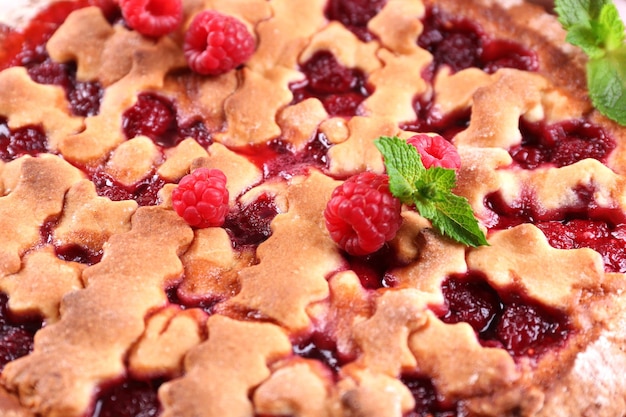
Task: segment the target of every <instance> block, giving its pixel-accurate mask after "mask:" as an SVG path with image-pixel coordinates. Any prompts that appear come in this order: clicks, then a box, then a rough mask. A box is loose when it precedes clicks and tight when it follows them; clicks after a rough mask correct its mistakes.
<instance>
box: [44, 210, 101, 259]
mask: <svg viewBox="0 0 626 417" xmlns="http://www.w3.org/2000/svg"><path fill="white" fill-rule="evenodd" d="M57 224H58V219H50V220H48V221H46V222H44V224H43V225H42V226H41V228H40V229H39V234H40V236H41V242H42V243H43V244H48V245H53V246H54V252H55V254H56V256H57V258H59V259H61V260H64V261H68V262H78V263H81V264H85V265H94V264H96V263H98V262H100V260H101V259H102V249H100V250H98V251H92V250H90V249H89V248H86V247H83V246H79V245H74V244H71V245H59V243H58V242H55V241H54V238H53V233H54V228H55V227H56V226H57Z"/></svg>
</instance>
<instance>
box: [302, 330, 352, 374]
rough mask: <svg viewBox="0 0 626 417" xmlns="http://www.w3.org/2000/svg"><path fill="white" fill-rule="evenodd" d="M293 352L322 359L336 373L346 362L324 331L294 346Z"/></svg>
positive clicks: (304, 356) (310, 357) (309, 357)
mask: <svg viewBox="0 0 626 417" xmlns="http://www.w3.org/2000/svg"><path fill="white" fill-rule="evenodd" d="M293 353H294V354H296V355H298V356H300V357H303V358H306V359H314V360H317V361H320V362H321V363H323V364H324V365H326V367H327V368H328V369H330V370H331V371H333V373H334V374H337V373H338V372H339V369H340V368H341V366H342V365H344V363H345V362H346V360H345V358H341V357H340V355H339V353H338V352H337V347H336V345H335V342H334V341H333V340H331V339H330V338H329V337H328V336H326V335H325V334H324V333H318V332H316V333H313V334H312V335H311V336H310V337H309V338H308V339H306V340H304V341H302V342H300V343H298V344H296V345H294V346H293Z"/></svg>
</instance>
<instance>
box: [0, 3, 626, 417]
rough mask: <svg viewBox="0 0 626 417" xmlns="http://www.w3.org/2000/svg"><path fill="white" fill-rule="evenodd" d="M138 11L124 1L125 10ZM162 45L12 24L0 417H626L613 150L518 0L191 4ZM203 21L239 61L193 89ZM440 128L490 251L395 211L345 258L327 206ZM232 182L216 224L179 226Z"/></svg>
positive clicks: (76, 15)
mask: <svg viewBox="0 0 626 417" xmlns="http://www.w3.org/2000/svg"><path fill="white" fill-rule="evenodd" d="M126 1H129V0H123V1H122V2H121V3H124V2H126ZM182 5H183V9H182V16H183V18H182V19H183V20H182V25H180V27H179V28H177V29H175V30H174V31H173V32H171V33H170V34H168V35H163V36H158V37H149V36H144V35H142V34H141V33H140V32H139V31H137V30H135V29H133V28H132V27H131V26H129V25H128V23H127V22H126V21H125V19H124V17H123V14H122V13H121V12H120V7H121V6H119V5H118V4H117V3H115V2H113V1H112V0H76V1H73V2H65V1H61V2H53V3H50V4H48V5H47V6H45V7H44V8H43V9H40V10H39V12H38V14H37V16H36V17H34V18H33V19H32V20H31V21H30V23H23V24H21V25H15V27H11V26H0V70H1V71H0V160H1V162H0V241H1V242H2V243H1V244H0V307H1V310H0V313H1V314H0V324H1V326H0V340H1V342H0V370H1V374H0V375H1V378H0V387H1V388H0V410H1V412H0V415H2V416H11V417H24V416H29V417H34V416H41V417H83V416H86V417H109V416H118V417H127V416H128V417H131V416H132V417H136V416H142V417H146V416H161V417H192V416H202V417H205V416H206V417H209V416H211V417H212V416H220V417H221V416H242V417H243V416H256V417H267V416H299V417H300V416H302V417H305V416H306V417H322V416H324V417H326V416H328V417H331V416H332V417H341V416H346V417H347V416H354V417H356V416H363V417H365V416H376V417H386V416H389V417H392V416H394V417H418V416H420V417H422V416H437V417H448V416H493V417H496V416H497V417H503V416H511V417H512V416H551V417H552V416H571V417H575V416H593V417H623V416H625V415H626V379H625V378H624V377H623V370H624V369H626V296H625V290H626V279H625V275H624V273H626V215H625V213H626V192H625V187H626V176H625V175H626V168H625V167H626V128H624V127H621V126H619V125H618V124H617V123H615V122H613V121H611V120H609V119H608V118H606V117H604V116H603V115H601V114H600V113H598V112H597V111H596V110H595V109H594V108H593V107H592V105H591V102H590V100H589V97H588V92H587V90H586V81H585V62H586V61H585V59H586V58H585V57H584V55H583V54H582V52H581V51H580V50H579V49H577V48H576V47H574V46H572V45H569V44H567V43H566V42H565V32H564V31H563V29H562V28H561V26H560V24H559V23H558V21H557V20H556V17H555V16H554V15H553V14H550V13H548V12H546V10H545V9H543V8H541V7H540V6H537V5H534V4H530V3H525V2H524V1H522V0H476V1H471V2H470V1H468V0H372V1H360V0H309V1H294V0H271V1H268V0H204V1H201V0H184V1H183V3H182ZM203 9H211V10H216V11H218V12H220V13H222V14H224V15H227V16H232V17H234V18H236V19H238V20H239V21H240V22H242V23H243V24H244V25H245V27H246V28H247V30H248V31H249V32H250V34H251V35H252V36H253V38H254V41H255V49H254V53H253V54H252V56H251V57H249V59H247V60H246V61H245V63H243V64H241V65H238V66H236V67H235V68H234V69H232V70H229V71H226V72H224V73H221V74H218V75H201V74H197V73H196V72H194V71H192V70H190V68H189V65H188V63H187V61H186V59H185V55H184V53H183V42H184V41H183V39H184V37H185V30H186V29H187V28H188V27H189V25H190V22H191V20H192V18H193V17H194V16H195V15H197V14H198V13H200V12H201V10H203ZM424 132H431V133H436V134H438V135H441V136H442V137H444V138H445V139H447V140H448V141H449V142H450V143H452V144H453V145H454V146H455V147H456V149H457V151H458V154H459V155H460V159H461V167H460V169H459V171H458V172H457V183H456V188H455V190H454V191H455V193H456V194H457V195H459V196H462V197H464V198H466V199H467V201H468V202H469V204H470V205H471V208H472V209H473V211H474V215H475V217H476V219H477V220H478V223H479V225H480V227H481V230H483V231H484V233H485V234H486V236H487V239H488V241H489V245H484V246H479V247H467V246H465V245H463V244H461V243H457V242H455V241H453V240H452V239H450V238H448V237H446V236H444V235H442V234H441V233H439V232H438V231H436V230H435V229H434V228H433V227H432V224H431V222H430V221H429V220H427V219H426V218H425V217H422V216H421V215H420V213H419V212H418V210H416V209H415V208H414V207H410V206H409V205H404V206H402V209H401V210H402V211H401V220H402V223H401V226H400V228H399V230H398V231H397V234H396V235H395V237H394V238H393V239H391V240H390V241H389V242H387V243H386V244H384V245H383V247H382V248H381V249H379V250H377V251H375V252H374V253H371V254H368V255H362V256H357V255H350V254H348V253H347V252H345V251H344V250H342V249H341V248H340V247H339V246H338V245H337V244H336V243H335V241H334V240H333V239H331V237H330V235H329V232H328V230H327V228H326V226H325V222H324V215H323V213H324V210H325V207H326V205H327V203H328V201H329V199H330V197H331V194H332V193H333V190H335V189H336V188H337V187H338V186H340V185H341V184H342V183H344V181H346V180H347V179H348V178H350V177H352V176H354V175H357V174H359V173H362V172H365V171H370V172H373V173H375V174H377V175H381V174H383V173H384V171H385V166H384V163H383V158H382V157H381V154H380V152H379V151H378V150H377V148H376V147H375V144H374V140H375V139H377V138H378V137H381V136H388V137H391V136H397V137H399V138H403V139H408V138H410V137H412V136H413V135H415V134H416V133H424ZM200 168H210V169H219V170H220V171H222V172H223V173H224V174H225V176H226V178H227V183H226V184H227V185H226V188H227V191H228V206H229V207H228V212H227V214H226V218H225V220H224V222H223V224H222V225H221V226H209V227H202V228H200V227H191V226H190V225H189V224H187V222H186V221H185V219H183V218H182V217H181V216H180V215H178V214H177V213H176V212H175V210H174V209H173V205H174V203H173V199H174V197H172V195H173V192H174V190H176V189H177V187H178V183H179V181H180V180H181V178H183V177H184V176H185V175H187V174H189V173H191V172H194V171H195V170H198V169H200Z"/></svg>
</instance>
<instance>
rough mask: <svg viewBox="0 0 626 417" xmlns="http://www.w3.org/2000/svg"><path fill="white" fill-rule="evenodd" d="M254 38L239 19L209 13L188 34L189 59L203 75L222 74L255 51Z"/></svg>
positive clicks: (186, 55)
mask: <svg viewBox="0 0 626 417" xmlns="http://www.w3.org/2000/svg"><path fill="white" fill-rule="evenodd" d="M254 48H255V44H254V38H253V37H252V35H251V34H250V32H248V29H246V27H245V26H244V24H243V23H242V22H241V21H239V20H238V19H236V18H234V17H232V16H227V15H223V14H221V13H218V12H215V11H212V10H205V11H203V12H200V13H198V15H196V17H195V18H194V19H193V21H192V22H191V26H189V30H188V31H187V34H186V35H185V45H184V51H185V58H186V59H187V63H188V64H189V67H190V68H191V69H192V70H193V71H195V72H197V73H198V74H202V75H218V74H223V73H225V72H228V71H230V70H231V69H233V68H236V67H238V66H239V65H241V64H243V63H244V62H246V61H247V60H248V58H250V56H251V55H252V53H253V52H254Z"/></svg>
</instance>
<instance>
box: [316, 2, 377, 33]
mask: <svg viewBox="0 0 626 417" xmlns="http://www.w3.org/2000/svg"><path fill="white" fill-rule="evenodd" d="M385 4H387V0H329V1H328V4H327V5H326V11H325V12H326V13H325V14H326V17H327V18H328V19H329V20H338V21H339V22H341V23H343V25H344V26H345V27H346V28H348V29H349V30H350V31H351V32H352V33H354V34H355V35H356V36H357V37H358V38H359V39H361V40H362V41H365V42H367V41H370V40H372V39H374V36H373V35H372V34H371V33H370V32H369V31H368V30H367V23H368V22H369V21H370V19H372V18H373V17H374V16H376V15H377V14H378V12H380V11H381V10H382V8H383V7H385Z"/></svg>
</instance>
